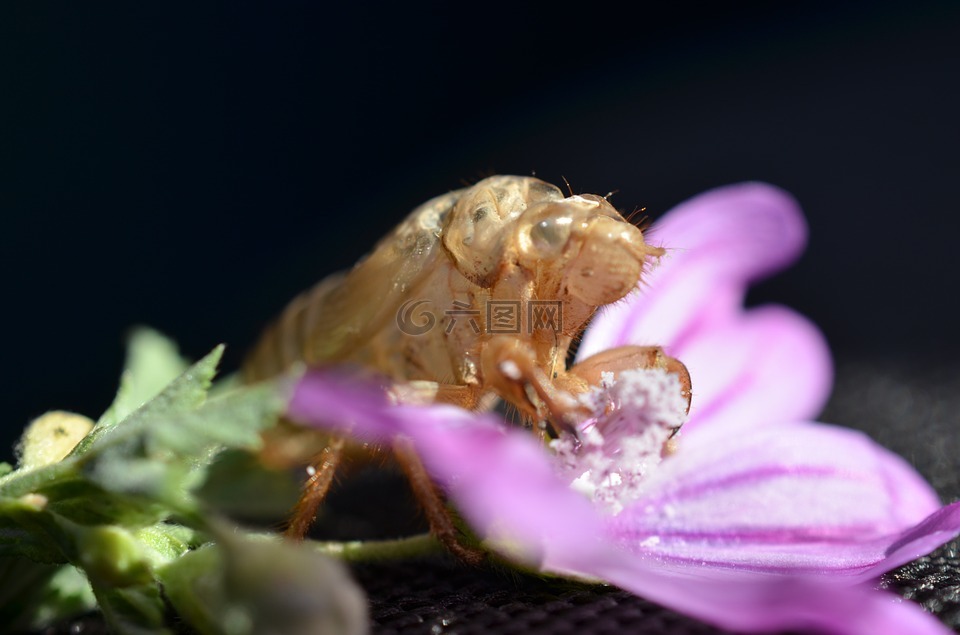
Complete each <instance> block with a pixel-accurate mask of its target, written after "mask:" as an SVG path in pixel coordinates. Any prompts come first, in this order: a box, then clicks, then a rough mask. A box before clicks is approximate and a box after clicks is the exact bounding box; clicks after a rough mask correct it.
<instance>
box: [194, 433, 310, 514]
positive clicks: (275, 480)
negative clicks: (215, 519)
mask: <svg viewBox="0 0 960 635" xmlns="http://www.w3.org/2000/svg"><path fill="white" fill-rule="evenodd" d="M300 492H301V484H300V482H299V480H298V479H297V478H295V477H294V475H293V473H292V472H291V471H290V470H274V469H270V468H268V467H266V466H265V465H264V464H263V462H262V461H260V460H259V459H258V458H257V457H256V456H255V455H253V454H251V453H249V452H244V451H242V450H226V451H224V452H221V453H220V454H218V455H217V457H216V459H215V460H214V461H213V463H211V464H210V466H209V467H208V468H207V470H206V473H205V475H204V481H203V484H202V485H201V486H200V487H199V488H198V489H197V490H196V492H195V495H196V496H197V497H198V498H199V499H200V500H202V501H203V503H204V506H205V507H206V508H208V509H210V510H212V511H215V512H218V513H221V514H225V515H227V516H229V517H231V518H234V519H237V520H248V521H263V520H276V519H279V518H284V517H286V516H287V515H288V514H289V512H290V509H292V508H293V506H294V504H295V503H296V502H297V499H298V498H299V497H300Z"/></svg>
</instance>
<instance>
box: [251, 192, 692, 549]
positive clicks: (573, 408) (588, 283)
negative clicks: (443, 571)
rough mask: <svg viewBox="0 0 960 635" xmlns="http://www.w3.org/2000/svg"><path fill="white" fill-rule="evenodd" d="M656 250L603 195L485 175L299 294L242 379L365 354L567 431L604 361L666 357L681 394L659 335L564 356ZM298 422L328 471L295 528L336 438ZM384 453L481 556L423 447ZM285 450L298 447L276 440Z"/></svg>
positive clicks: (462, 396) (424, 385)
mask: <svg viewBox="0 0 960 635" xmlns="http://www.w3.org/2000/svg"><path fill="white" fill-rule="evenodd" d="M662 254H663V249H662V248H660V247H654V246H651V245H648V244H647V243H646V242H645V240H644V237H643V233H642V231H641V230H640V229H639V228H638V227H636V226H634V225H632V224H631V223H629V222H627V221H626V220H625V219H624V217H623V216H621V215H620V213H619V212H617V210H616V209H615V208H614V207H613V206H612V205H611V204H610V203H609V202H608V201H607V200H606V199H605V198H604V197H602V196H597V195H592V194H585V195H571V196H564V195H563V193H562V192H561V190H560V189H559V188H557V187H555V186H553V185H550V184H548V183H545V182H543V181H540V180H538V179H535V178H532V177H519V176H494V177H490V178H487V179H484V180H483V181H480V182H479V183H477V184H476V185H474V186H472V187H469V188H465V189H461V190H457V191H454V192H450V193H448V194H445V195H443V196H439V197H437V198H434V199H432V200H430V201H428V202H426V203H424V204H423V205H421V206H420V207H418V208H417V209H415V210H414V211H413V212H412V213H411V214H410V215H409V216H407V218H406V219H405V220H404V221H403V222H401V223H400V224H399V225H398V226H397V227H396V228H395V229H394V230H393V231H392V232H391V233H390V234H389V235H387V236H386V237H384V238H383V239H382V240H381V241H380V242H379V243H377V245H376V246H375V247H374V248H373V250H372V251H371V252H370V253H369V254H368V255H367V256H366V257H365V258H363V259H362V260H361V261H360V262H359V263H358V264H357V265H356V266H355V267H354V268H353V269H351V270H350V271H348V272H346V273H341V274H336V275H334V276H331V277H329V278H327V279H325V280H323V281H322V282H320V283H319V284H318V285H317V286H316V287H314V288H313V289H311V290H309V291H307V292H306V293H304V294H303V295H301V296H299V297H298V298H296V299H294V301H293V302H291V303H290V305H289V306H288V307H287V308H286V309H285V310H284V312H283V313H282V314H281V316H280V318H279V319H278V320H277V321H276V322H275V323H274V324H273V326H271V327H270V328H269V329H268V330H267V332H266V333H265V334H264V336H263V338H262V340H261V341H260V343H259V345H258V346H257V347H256V349H255V350H254V351H253V353H252V354H251V356H250V358H249V360H248V362H247V364H246V366H245V369H244V370H245V376H246V378H247V379H248V380H250V381H255V380H258V379H263V378H267V377H270V376H272V375H275V374H278V373H280V372H282V371H284V370H285V369H286V368H288V367H289V366H290V365H291V364H293V363H296V362H305V363H307V364H310V365H318V364H354V365H361V366H365V367H368V368H370V369H372V370H373V371H376V372H378V373H380V374H382V375H385V376H387V377H389V378H391V379H392V380H394V381H396V382H397V385H398V386H401V387H405V388H403V389H401V390H400V391H399V394H407V395H419V399H421V400H433V401H440V402H447V403H452V404H456V405H460V406H462V407H465V408H471V409H475V408H481V407H486V406H487V405H489V404H490V403H491V402H492V401H495V400H496V398H497V397H499V398H501V399H503V400H505V401H506V402H508V403H509V404H511V405H512V406H514V407H515V408H516V409H517V410H518V411H519V412H520V413H522V415H523V416H524V418H525V420H526V421H527V422H528V423H529V424H530V425H531V427H533V428H534V429H535V430H536V431H537V434H540V435H541V436H544V437H545V436H548V435H550V434H551V433H557V432H560V431H562V430H573V429H574V426H575V425H576V423H577V421H578V420H579V418H580V417H582V415H583V413H582V412H581V410H580V408H581V407H580V406H579V405H578V404H579V402H578V400H577V399H576V395H577V394H578V393H581V392H583V391H585V390H587V389H588V388H589V387H590V386H591V385H594V384H596V381H597V379H596V378H597V377H598V375H599V372H600V371H618V370H623V369H627V368H636V367H651V366H659V367H663V368H666V369H667V370H668V371H669V372H676V373H677V374H678V375H680V376H681V384H682V386H683V387H684V391H685V394H686V396H687V398H688V399H689V388H690V382H689V376H688V375H687V373H686V369H685V368H684V367H683V365H682V364H681V363H680V362H678V361H677V360H673V359H671V358H668V357H666V356H665V355H663V353H662V352H661V351H660V350H659V349H657V348H656V347H624V348H622V349H613V350H612V351H606V352H604V353H602V354H601V356H597V357H595V358H590V359H588V360H585V361H584V362H581V363H580V364H578V365H576V366H574V367H572V368H570V369H568V368H567V367H566V358H567V353H568V351H569V349H570V346H571V343H572V342H573V341H575V339H576V338H578V337H579V336H580V334H581V333H582V332H583V330H584V328H585V327H586V324H587V322H588V321H589V320H590V318H591V317H592V316H593V314H594V313H595V312H596V310H597V309H598V308H599V307H601V306H603V305H606V304H610V303H612V302H616V301H618V300H620V299H621V298H623V297H624V296H626V295H627V294H628V293H630V292H631V291H633V290H634V289H635V288H636V287H637V286H638V283H639V282H640V281H641V279H642V277H643V275H644V272H645V271H646V270H647V268H648V267H649V266H650V264H651V262H652V261H653V260H655V259H656V258H658V257H659V256H661V255H662ZM305 434H306V433H304V434H302V435H301V438H298V439H297V440H296V441H295V442H294V443H287V444H286V445H287V446H293V447H294V448H298V447H307V448H308V451H309V452H310V453H316V452H318V451H319V452H321V454H322V457H321V460H320V469H318V470H317V471H316V472H315V473H314V476H313V477H312V480H313V481H321V482H320V483H319V485H318V486H316V487H314V488H313V489H312V490H311V489H310V488H309V487H308V489H307V492H306V493H305V495H304V501H301V505H300V506H299V509H298V510H297V511H296V513H295V519H294V521H293V523H292V525H291V528H294V531H293V533H300V534H301V535H302V532H304V531H306V526H308V525H309V522H310V519H312V517H313V514H314V513H315V511H316V505H317V504H319V500H322V498H323V495H324V493H325V489H326V487H328V486H329V482H330V479H331V478H332V472H333V470H335V469H336V466H337V464H338V463H339V457H340V455H341V454H342V452H343V451H344V447H345V443H344V442H343V440H339V439H338V440H333V439H330V438H322V439H321V441H320V442H319V445H318V444H317V443H316V442H315V443H313V447H310V445H311V444H309V443H305V442H304V441H303V438H302V437H303V436H305ZM283 437H284V434H278V435H277V438H276V439H272V440H270V442H268V444H267V447H268V448H271V447H273V448H276V447H279V446H281V445H283V443H282V439H283ZM288 438H289V435H288ZM314 438H316V437H314ZM393 450H394V451H395V453H396V455H397V457H398V459H399V460H400V463H401V466H402V467H403V468H404V470H405V471H406V472H407V474H408V476H409V477H410V481H411V485H412V486H413V488H414V490H415V493H416V494H417V496H418V498H419V499H420V500H421V503H422V504H423V507H424V509H425V510H426V511H427V515H428V519H429V520H430V523H431V528H432V529H433V530H434V531H435V532H436V533H437V535H438V536H439V537H440V538H441V539H443V540H444V542H445V543H447V544H448V546H450V547H451V548H452V549H453V550H454V551H456V552H458V553H459V554H460V555H461V556H463V557H465V558H467V559H468V560H470V559H474V557H475V556H476V554H470V553H464V552H463V549H464V548H462V547H458V542H457V540H456V531H455V530H454V529H453V527H452V524H451V523H450V520H449V518H448V517H447V516H446V514H445V513H444V509H445V508H444V506H443V504H442V502H441V501H440V497H439V495H438V493H437V492H436V491H435V490H434V488H433V487H432V485H431V484H430V483H429V479H428V478H427V476H426V472H425V471H424V470H423V467H422V465H420V463H419V460H418V459H417V457H416V454H415V453H413V452H412V450H411V449H409V448H404V447H396V448H393ZM289 453H293V454H296V449H294V450H291V449H289V448H288V449H287V450H284V451H281V452H280V454H289ZM325 469H326V472H329V473H330V474H327V473H325V472H324V470H325ZM318 474H321V476H322V478H320V479H317V478H316V477H317V475H318ZM315 485H316V483H315Z"/></svg>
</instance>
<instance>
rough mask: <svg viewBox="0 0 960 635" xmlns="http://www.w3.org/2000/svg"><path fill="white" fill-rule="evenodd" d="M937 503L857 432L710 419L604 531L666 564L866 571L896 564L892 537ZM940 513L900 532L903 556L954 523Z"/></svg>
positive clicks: (949, 532)
mask: <svg viewBox="0 0 960 635" xmlns="http://www.w3.org/2000/svg"><path fill="white" fill-rule="evenodd" d="M939 508H940V504H939V501H938V500H937V496H936V494H935V493H934V491H933V490H932V488H931V487H930V486H929V485H928V484H927V483H926V482H925V481H924V480H923V479H922V477H920V475H919V474H917V473H916V472H915V471H914V470H913V468H911V467H910V466H909V465H908V464H907V463H906V462H905V461H904V460H903V459H901V458H900V457H898V456H897V455H895V454H892V453H890V452H888V451H887V450H885V449H883V448H881V447H880V446H878V445H876V444H875V443H873V442H872V441H871V440H870V439H869V438H868V437H866V436H865V435H863V434H861V433H858V432H853V431H850V430H845V429H842V428H835V427H832V426H826V425H819V424H810V423H792V424H782V425H778V426H770V427H764V428H758V429H756V430H754V431H752V432H751V433H749V434H743V433H740V434H726V431H725V430H723V429H721V428H713V427H710V428H704V429H703V430H702V431H701V432H700V433H698V434H696V435H693V436H691V437H689V438H682V439H681V441H680V449H679V450H678V452H677V453H676V454H675V455H673V456H671V457H669V458H668V459H667V460H665V461H664V462H663V463H662V464H661V466H660V468H659V469H658V470H657V471H656V472H655V473H654V474H652V475H651V477H650V479H649V480H648V482H647V489H646V491H645V492H644V494H643V496H642V497H641V498H640V499H639V500H637V501H636V502H635V503H634V504H633V505H631V506H630V507H628V508H627V509H626V510H624V511H623V512H622V513H621V514H620V515H618V516H616V517H613V518H611V519H610V520H609V522H608V526H607V531H608V534H609V535H610V536H611V537H612V538H613V539H614V540H616V541H618V542H619V543H620V544H622V545H624V546H625V547H627V548H629V549H632V550H633V551H635V552H636V553H638V554H642V555H645V556H647V557H650V558H654V559H657V560H660V561H662V562H663V563H664V564H665V565H669V566H674V565H675V566H693V567H696V568H701V567H704V566H708V567H726V568H731V569H737V570H755V571H764V572H776V573H787V572H806V573H818V574H819V573H831V574H845V575H850V576H854V577H855V578H857V579H863V578H869V577H874V576H876V575H879V573H881V572H883V571H885V570H887V569H890V568H892V567H895V566H898V565H899V564H902V563H903V561H904V560H903V559H902V553H900V552H899V550H894V551H891V546H892V545H895V543H897V541H898V539H900V536H901V534H903V532H905V531H908V530H909V529H910V528H912V527H914V526H915V525H917V524H918V523H921V521H924V519H925V518H927V517H928V516H929V515H931V514H934V513H935V512H937V510H938V509H939ZM948 509H949V508H948ZM941 513H942V512H941ZM937 518H938V519H939V522H938V521H931V524H930V525H929V529H928V530H924V529H921V528H922V527H926V526H927V525H920V526H919V527H918V532H919V533H917V534H916V535H914V534H909V535H906V536H905V537H904V538H903V539H901V542H902V543H903V545H904V548H905V552H904V553H909V554H911V555H912V557H916V556H918V555H921V553H925V552H920V551H918V548H923V549H926V551H927V552H928V551H930V550H931V549H933V548H934V547H936V546H938V545H939V544H942V543H943V542H946V541H947V540H949V539H950V538H952V537H953V536H955V535H956V534H957V532H958V531H960V522H958V521H960V513H955V514H950V513H948V514H946V515H943V516H937Z"/></svg>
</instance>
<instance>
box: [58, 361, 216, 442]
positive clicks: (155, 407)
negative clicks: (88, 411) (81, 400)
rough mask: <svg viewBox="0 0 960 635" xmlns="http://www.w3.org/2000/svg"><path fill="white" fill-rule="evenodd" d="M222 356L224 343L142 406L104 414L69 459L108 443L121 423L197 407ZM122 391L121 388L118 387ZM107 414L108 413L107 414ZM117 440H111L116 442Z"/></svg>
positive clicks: (140, 423)
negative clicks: (120, 413) (118, 414)
mask: <svg viewBox="0 0 960 635" xmlns="http://www.w3.org/2000/svg"><path fill="white" fill-rule="evenodd" d="M222 356H223V344H221V345H219V346H217V347H216V348H215V349H213V351H212V352H211V353H209V354H208V355H207V356H206V357H204V358H203V359H201V360H200V361H199V362H197V363H196V364H194V365H193V366H191V367H190V368H188V369H187V370H186V371H184V372H183V373H182V374H181V375H179V376H178V377H177V378H176V379H174V380H173V381H171V382H170V383H169V384H167V386H166V388H164V389H163V390H162V391H161V392H160V393H159V394H157V395H156V396H155V397H153V398H152V399H150V401H148V402H146V403H144V404H143V405H142V406H140V407H139V408H137V409H136V410H134V411H132V412H130V413H129V415H128V416H125V417H123V418H120V419H118V418H115V417H113V416H110V417H107V416H106V415H105V416H104V417H103V418H101V420H100V421H99V422H97V425H96V427H95V428H94V429H93V430H92V431H91V432H90V434H88V435H87V437H86V438H85V439H83V441H81V442H80V443H79V444H77V447H76V448H74V450H73V452H71V453H70V456H71V457H73V456H80V455H83V454H84V453H86V452H88V451H89V450H91V449H92V448H94V447H96V446H97V445H98V444H100V443H110V441H106V440H104V439H106V438H108V437H109V433H110V432H111V431H113V430H115V429H116V428H117V426H118V424H119V423H121V422H123V424H124V426H123V427H124V428H125V429H129V428H130V427H131V426H139V427H141V428H142V427H144V424H145V422H150V421H151V420H155V419H158V418H160V417H163V416H167V415H171V414H174V413H179V412H188V411H190V410H193V409H195V408H197V407H199V406H200V405H201V404H202V403H203V402H204V400H206V397H207V391H208V390H209V388H210V384H211V382H212V381H213V377H214V375H216V373H217V364H218V363H219V362H220V358H221V357H222ZM121 392H123V389H122V388H121ZM108 412H109V411H108ZM115 441H116V440H114V442H115Z"/></svg>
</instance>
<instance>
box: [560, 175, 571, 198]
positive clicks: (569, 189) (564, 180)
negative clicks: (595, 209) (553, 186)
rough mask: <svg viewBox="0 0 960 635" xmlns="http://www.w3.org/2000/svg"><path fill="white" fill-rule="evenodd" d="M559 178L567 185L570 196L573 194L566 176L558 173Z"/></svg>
mask: <svg viewBox="0 0 960 635" xmlns="http://www.w3.org/2000/svg"><path fill="white" fill-rule="evenodd" d="M560 178H561V179H563V182H564V183H565V184H566V185H567V191H568V192H570V196H574V194H573V188H572V187H570V181H568V180H567V177H565V176H563V175H562V174H561V175H560Z"/></svg>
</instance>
